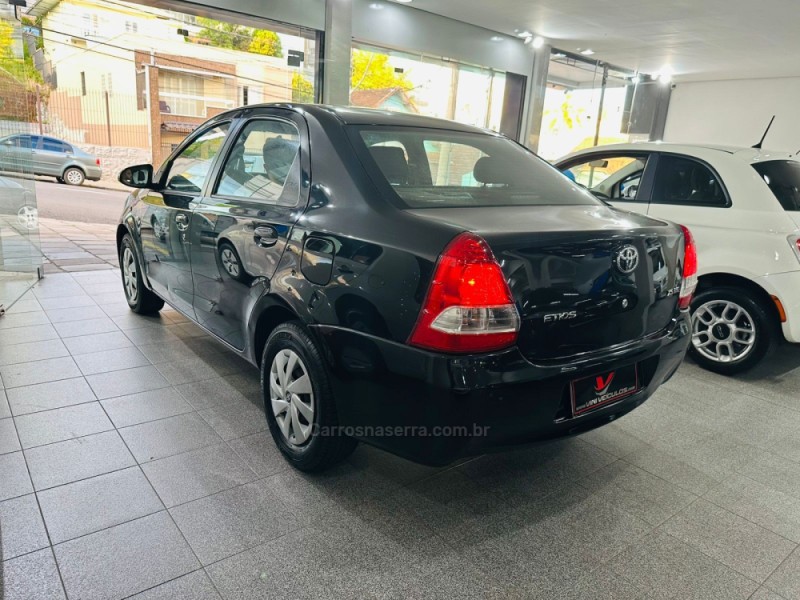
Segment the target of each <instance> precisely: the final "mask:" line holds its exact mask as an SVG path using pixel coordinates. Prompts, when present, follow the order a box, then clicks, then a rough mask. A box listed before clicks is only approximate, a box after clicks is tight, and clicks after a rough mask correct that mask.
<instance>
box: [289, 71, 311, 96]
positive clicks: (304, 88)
mask: <svg viewBox="0 0 800 600" xmlns="http://www.w3.org/2000/svg"><path fill="white" fill-rule="evenodd" d="M313 101H314V84H313V83H311V82H310V81H309V80H308V79H306V78H305V77H303V76H302V75H300V73H294V74H293V75H292V102H313Z"/></svg>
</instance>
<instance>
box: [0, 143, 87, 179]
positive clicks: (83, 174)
mask: <svg viewBox="0 0 800 600" xmlns="http://www.w3.org/2000/svg"><path fill="white" fill-rule="evenodd" d="M0 171H9V172H13V173H24V174H31V175H48V176H50V177H55V178H56V180H57V181H58V182H59V183H67V184H69V185H83V182H84V181H86V180H87V179H88V180H90V181H99V180H100V178H101V177H102V176H103V170H102V169H101V168H100V159H99V158H97V157H96V156H92V155H91V154H89V153H88V152H84V151H83V150H81V149H80V148H78V147H77V146H74V145H72V144H70V143H69V142H65V141H63V140H59V139H56V138H54V137H49V136H46V135H32V134H27V133H25V134H16V135H9V136H6V137H4V138H0Z"/></svg>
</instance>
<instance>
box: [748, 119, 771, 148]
mask: <svg viewBox="0 0 800 600" xmlns="http://www.w3.org/2000/svg"><path fill="white" fill-rule="evenodd" d="M774 120H775V115H772V118H771V119H770V120H769V125H767V128H766V130H764V135H762V136H761V139H760V140H759V141H758V143H757V144H756V145H754V146H753V148H755V149H756V150H761V146H762V145H764V140H765V139H766V137H767V134H768V133H769V128H770V127H772V122H773V121H774Z"/></svg>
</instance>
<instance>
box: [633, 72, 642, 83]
mask: <svg viewBox="0 0 800 600" xmlns="http://www.w3.org/2000/svg"><path fill="white" fill-rule="evenodd" d="M641 82H642V76H641V75H639V74H638V73H637V74H636V75H634V76H632V77H631V83H633V84H634V85H635V84H637V83H641Z"/></svg>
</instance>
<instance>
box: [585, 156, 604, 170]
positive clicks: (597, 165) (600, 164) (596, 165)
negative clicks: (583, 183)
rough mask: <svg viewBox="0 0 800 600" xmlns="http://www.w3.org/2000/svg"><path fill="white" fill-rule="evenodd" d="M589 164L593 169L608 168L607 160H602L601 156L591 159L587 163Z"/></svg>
mask: <svg viewBox="0 0 800 600" xmlns="http://www.w3.org/2000/svg"><path fill="white" fill-rule="evenodd" d="M589 166H590V167H592V168H593V169H607V168H608V161H607V160H603V159H602V158H601V159H599V160H593V161H592V162H590V163H589Z"/></svg>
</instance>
